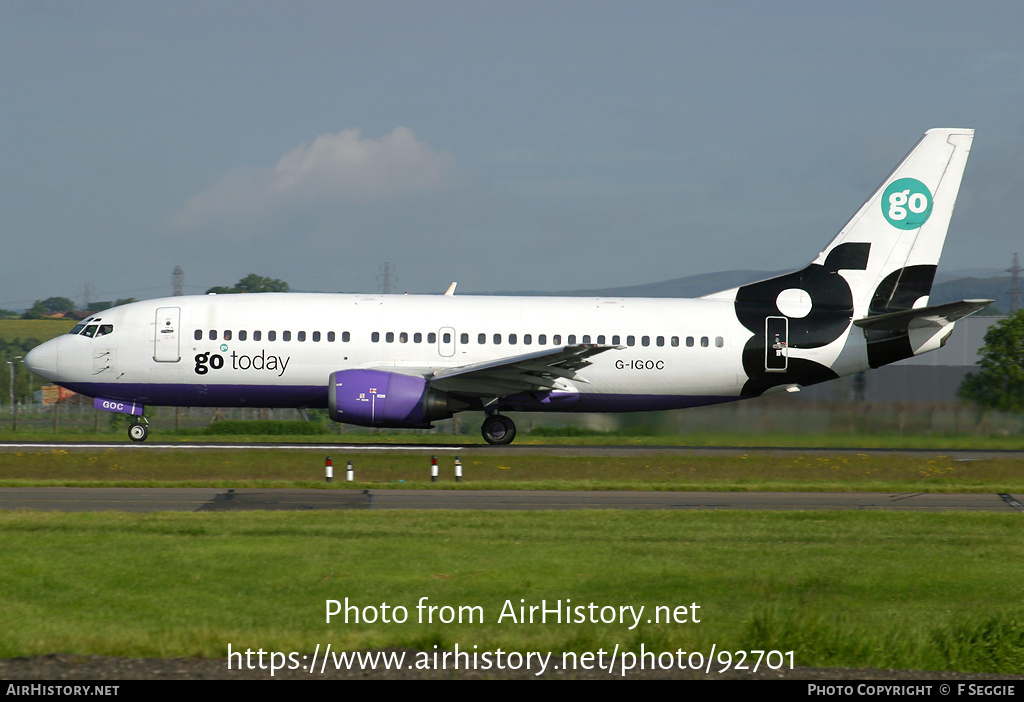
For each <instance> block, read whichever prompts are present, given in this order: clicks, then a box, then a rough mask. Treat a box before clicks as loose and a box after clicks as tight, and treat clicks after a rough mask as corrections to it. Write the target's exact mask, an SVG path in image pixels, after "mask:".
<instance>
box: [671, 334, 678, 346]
mask: <svg viewBox="0 0 1024 702" xmlns="http://www.w3.org/2000/svg"><path fill="white" fill-rule="evenodd" d="M672 345H673V346H679V337H678V336H673V337H672Z"/></svg>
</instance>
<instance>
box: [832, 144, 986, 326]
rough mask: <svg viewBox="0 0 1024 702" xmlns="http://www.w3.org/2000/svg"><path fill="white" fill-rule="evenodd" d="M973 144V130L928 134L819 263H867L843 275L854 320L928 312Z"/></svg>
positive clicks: (849, 223)
mask: <svg viewBox="0 0 1024 702" xmlns="http://www.w3.org/2000/svg"><path fill="white" fill-rule="evenodd" d="M973 139H974V130H973V129H930V130H928V131H927V132H926V133H925V135H924V137H923V138H922V139H921V140H920V141H919V142H918V143H917V145H916V146H915V147H914V148H913V149H911V151H910V153H909V154H908V155H907V156H906V158H904V159H903V161H902V162H901V163H900V165H898V166H897V167H896V169H895V170H894V171H893V172H892V173H891V174H890V175H889V177H888V178H886V179H885V180H884V181H883V182H882V185H881V186H879V188H878V190H876V191H875V193H874V194H873V195H872V196H871V197H870V198H868V200H867V202H865V203H864V204H863V205H862V206H861V208H860V210H858V211H857V214H856V215H854V216H853V218H852V219H851V220H850V221H849V222H848V223H847V224H846V226H845V227H843V229H842V230H841V231H840V232H839V234H838V235H837V236H836V238H835V239H834V240H833V241H832V243H831V244H829V245H828V247H827V248H826V249H825V250H824V251H822V252H821V254H819V255H818V258H817V259H816V260H815V261H814V263H816V264H818V265H826V262H827V261H828V259H829V258H830V257H831V256H833V255H835V254H836V252H838V251H848V253H847V254H846V255H844V256H843V258H844V259H849V258H855V259H857V261H856V262H857V263H859V262H860V260H861V259H865V260H864V261H863V266H859V265H858V266H851V267H850V268H846V269H844V270H843V271H842V275H843V277H844V278H845V279H846V280H847V282H848V283H849V284H850V289H851V292H852V293H853V308H854V309H853V317H854V318H855V319H859V318H862V317H866V316H869V315H870V316H874V315H878V314H885V313H889V312H897V311H901V310H907V309H912V308H915V307H924V306H926V305H927V304H928V296H929V295H930V294H931V288H932V280H933V279H934V277H935V269H936V266H937V265H938V263H939V256H940V255H941V254H942V246H943V244H944V243H945V241H946V231H947V229H948V228H949V221H950V218H951V217H952V216H953V206H954V204H955V203H956V197H957V193H958V192H959V191H960V180H961V178H962V177H963V173H964V167H965V166H966V165H967V156H968V154H969V153H970V150H971V142H972V141H973ZM852 251H856V252H857V253H858V255H856V256H852V257H851V256H850V254H849V252H852ZM851 263H852V262H851ZM826 267H827V266H826Z"/></svg>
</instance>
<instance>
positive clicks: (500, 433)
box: [480, 414, 516, 445]
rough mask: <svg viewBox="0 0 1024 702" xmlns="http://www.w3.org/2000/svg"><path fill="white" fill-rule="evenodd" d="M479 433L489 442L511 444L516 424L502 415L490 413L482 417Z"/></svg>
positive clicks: (514, 435) (514, 436)
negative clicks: (484, 417) (482, 421)
mask: <svg viewBox="0 0 1024 702" xmlns="http://www.w3.org/2000/svg"><path fill="white" fill-rule="evenodd" d="M480 433H481V434H482V435H483V437H484V441H486V442H487V443H489V444H497V445H502V444H511V443H512V439H514V438H516V424H515V422H513V421H512V420H511V419H509V418H508V417H506V416H504V415H501V414H492V415H488V416H487V418H486V419H484V423H483V425H481V427H480Z"/></svg>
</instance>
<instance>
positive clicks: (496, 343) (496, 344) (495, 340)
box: [494, 334, 501, 346]
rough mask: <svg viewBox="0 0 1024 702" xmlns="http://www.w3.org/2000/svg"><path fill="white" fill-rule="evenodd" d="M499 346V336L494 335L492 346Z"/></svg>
mask: <svg viewBox="0 0 1024 702" xmlns="http://www.w3.org/2000/svg"><path fill="white" fill-rule="evenodd" d="M499 344H501V334H495V335H494V345H495V346H498V345H499Z"/></svg>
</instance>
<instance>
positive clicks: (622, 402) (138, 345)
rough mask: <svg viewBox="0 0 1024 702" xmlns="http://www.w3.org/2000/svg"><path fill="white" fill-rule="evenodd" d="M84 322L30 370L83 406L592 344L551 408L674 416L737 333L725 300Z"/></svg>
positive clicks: (352, 301)
mask: <svg viewBox="0 0 1024 702" xmlns="http://www.w3.org/2000/svg"><path fill="white" fill-rule="evenodd" d="M165 317H167V318H168V320H164V318H165ZM96 318H97V319H96V320H90V321H89V322H88V323H87V324H86V327H88V326H89V325H98V326H104V325H109V326H110V327H111V328H112V329H111V331H110V332H109V333H106V334H104V335H102V336H96V335H95V333H94V335H93V336H86V335H83V334H77V335H65V336H62V337H59V338H58V339H55V340H54V341H52V342H50V344H52V345H53V348H52V349H51V350H49V351H48V352H44V353H37V354H36V359H35V364H36V366H37V368H36V372H37V373H40V374H41V375H44V377H48V378H49V379H51V380H53V381H55V382H58V383H60V384H62V385H65V386H67V387H69V388H71V389H74V390H77V391H79V392H82V393H84V394H87V395H90V396H94V397H106V398H112V399H117V400H130V401H135V402H140V403H144V404H155V405H161V404H172V405H185V406H203V405H216V406H235V405H244V406H274V407H281V406H301V407H323V406H326V404H327V393H328V377H329V375H330V374H331V373H332V372H334V371H337V370H341V369H349V368H377V369H385V370H393V371H396V372H400V373H406V374H418V373H421V372H422V373H427V372H429V371H432V370H437V369H445V368H457V367H461V366H467V365H472V364H477V363H482V362H487V361H494V360H498V359H504V358H510V357H515V356H519V355H522V354H527V353H531V352H536V351H543V350H545V349H555V348H557V347H564V346H572V345H575V344H596V345H601V346H614V347H621V348H613V349H609V350H608V351H607V352H606V353H601V354H598V355H596V356H593V357H592V358H591V363H592V365H589V366H588V367H586V368H584V369H582V370H581V371H580V372H579V373H578V374H577V375H576V377H573V378H566V379H564V380H563V381H562V383H563V385H564V386H566V387H569V388H571V389H573V390H574V391H575V392H577V393H579V396H580V402H578V403H573V405H572V406H566V405H560V406H559V407H558V409H560V410H566V409H569V410H573V409H576V410H583V411H622V410H643V409H665V408H669V407H687V406H693V405H699V404H708V403H714V402H722V401H725V400H727V399H733V398H738V397H739V396H740V390H741V388H742V386H743V384H744V382H745V381H746V380H747V376H746V375H745V374H744V372H743V368H742V363H741V353H742V350H743V347H744V345H745V344H746V343H747V341H748V340H749V339H750V337H751V334H750V332H749V331H748V330H747V329H745V328H744V327H743V326H742V325H740V323H739V322H738V321H737V319H736V316H735V314H734V312H733V304H732V303H731V302H728V301H723V300H704V299H695V300H694V299H651V298H550V297H498V296H495V297H485V296H447V295H444V296H442V295H433V296H424V295H341V294H339V295H334V294H301V293H281V294H252V295H207V296H189V297H174V298H164V299H160V300H150V301H145V302H137V303H132V304H129V305H125V306H123V307H119V308H114V309H111V310H108V311H105V312H102V313H99V314H97V315H96ZM168 321H169V323H167V322H168ZM841 345H842V344H839V346H840V347H841ZM42 348H45V347H42ZM44 356H45V357H46V358H48V359H50V361H51V362H50V363H49V367H47V365H46V362H45V361H41V360H40V359H41V358H43V357H44ZM58 368H59V370H58ZM48 371H49V372H48ZM537 409H544V408H543V407H539V408H537Z"/></svg>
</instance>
